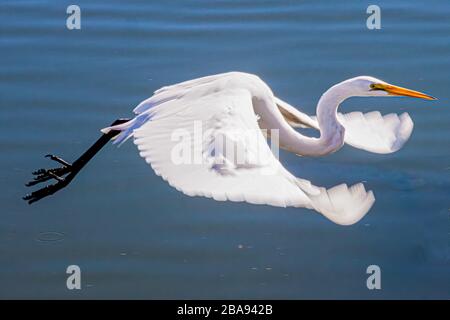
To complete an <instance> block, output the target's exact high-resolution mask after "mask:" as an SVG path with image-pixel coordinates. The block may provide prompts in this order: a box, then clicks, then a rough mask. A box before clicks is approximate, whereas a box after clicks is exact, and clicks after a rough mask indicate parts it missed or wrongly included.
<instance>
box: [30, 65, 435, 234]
mask: <svg viewBox="0 0 450 320" xmlns="http://www.w3.org/2000/svg"><path fill="white" fill-rule="evenodd" d="M354 96H362V97H369V96H374V97H383V96H408V97H416V98H422V99H427V100H434V99H435V98H433V97H431V96H429V95H426V94H424V93H420V92H417V91H413V90H409V89H405V88H401V87H397V86H394V85H391V84H388V83H386V82H384V81H382V80H379V79H376V78H373V77H369V76H359V77H356V78H352V79H348V80H345V81H343V82H340V83H338V84H336V85H334V86H333V87H331V88H330V89H328V90H327V91H326V92H325V93H324V94H323V95H322V97H321V98H320V100H319V102H318V105H317V116H316V117H310V116H308V115H306V114H304V113H302V112H300V111H299V110H297V109H296V108H294V107H292V106H291V105H289V104H288V103H286V102H284V101H282V100H281V99H279V98H277V97H275V96H274V95H273V93H272V91H271V89H270V88H269V87H268V86H267V84H266V83H265V82H264V81H262V80H261V79H260V78H259V77H257V76H256V75H252V74H248V73H242V72H229V73H224V74H218V75H212V76H207V77H203V78H198V79H194V80H190V81H186V82H182V83H178V84H175V85H171V86H167V87H163V88H161V89H159V90H157V91H155V93H154V95H153V96H151V97H150V98H148V99H147V100H144V101H143V102H141V103H140V104H139V105H138V106H137V107H136V108H135V109H134V113H135V114H136V116H135V117H134V118H133V119H131V120H130V119H121V120H116V121H115V122H114V123H113V124H112V125H111V126H109V127H107V128H105V129H102V132H103V135H102V137H101V138H100V139H99V140H98V141H97V142H96V143H95V144H94V145H93V146H92V147H91V148H90V149H88V151H86V152H85V153H84V154H83V155H82V156H81V157H80V158H79V159H78V160H76V161H75V162H74V163H72V164H70V163H68V162H66V161H64V160H62V159H60V158H59V157H56V156H53V155H48V156H49V157H50V158H51V159H53V160H55V161H57V162H59V163H61V164H62V167H60V168H55V169H49V170H44V169H40V170H38V171H36V172H34V174H35V178H34V180H33V181H31V182H29V183H28V184H27V185H34V184H37V183H40V182H43V181H46V180H50V179H56V180H57V183H56V184H54V185H49V186H47V187H44V188H42V189H40V190H37V191H35V192H33V193H31V194H29V195H27V196H25V197H24V199H25V200H28V202H29V203H32V202H35V201H38V200H40V199H41V198H43V197H46V196H48V195H50V194H53V193H55V192H56V191H58V190H60V189H62V188H64V187H65V186H67V185H68V184H69V183H70V181H72V179H73V178H74V176H75V175H76V174H77V173H78V172H79V171H80V170H81V168H83V166H84V165H85V164H86V163H87V162H88V161H89V160H90V159H91V158H92V157H93V156H94V155H95V154H96V153H97V152H98V151H99V150H100V149H101V148H102V147H103V146H104V145H105V144H106V143H107V142H108V141H109V140H110V139H112V138H114V139H115V143H123V142H124V141H126V140H127V139H128V138H130V137H134V143H135V144H136V145H137V147H138V149H139V150H140V155H141V156H142V157H143V158H145V160H146V161H147V162H148V163H149V164H150V165H151V166H152V168H153V170H154V171H155V173H156V174H157V175H159V176H161V177H162V178H163V179H164V180H166V181H167V182H168V183H169V184H170V185H171V186H173V187H175V188H176V189H177V190H179V191H181V192H183V193H185V194H187V195H189V196H204V197H208V198H214V199H215V200H219V201H224V200H231V201H246V202H249V203H254V204H267V205H272V206H281V207H288V206H293V207H304V208H309V209H315V210H316V211H318V212H320V213H322V214H323V215H324V216H325V217H327V218H328V219H330V220H332V221H333V222H335V223H337V224H341V225H350V224H353V223H356V222H357V221H359V220H360V219H361V218H362V217H363V216H364V215H365V214H366V213H367V212H368V210H369V209H370V208H371V206H372V204H373V203H374V201H375V198H374V195H373V193H372V191H366V190H365V188H364V186H363V184H361V183H358V184H356V185H354V186H352V187H347V185H345V184H341V185H339V186H336V187H333V188H331V189H325V188H322V187H317V186H314V185H312V184H311V183H310V182H309V181H307V180H304V179H300V178H297V177H295V176H294V175H292V174H291V173H290V172H289V171H287V170H286V169H285V168H284V167H283V166H282V165H281V163H280V162H279V161H278V159H277V158H276V157H275V155H274V154H273V152H272V151H271V149H270V147H269V145H268V144H267V141H266V139H265V136H264V132H265V130H272V131H271V132H273V130H276V134H277V135H278V140H279V144H280V147H281V148H283V149H286V150H288V151H290V152H293V153H296V154H297V155H301V156H324V155H327V154H330V153H332V152H335V151H337V150H338V149H340V148H341V147H342V146H343V144H344V143H347V144H349V145H351V146H354V147H356V148H359V149H364V150H367V151H370V152H375V153H391V152H395V151H397V150H399V149H400V148H401V147H402V146H403V145H404V143H405V142H406V141H407V140H408V138H409V137H410V135H411V132H412V129H413V122H412V120H411V118H410V117H409V115H408V114H407V113H403V114H401V115H400V116H397V115H396V114H393V113H391V114H387V115H384V116H382V115H381V114H380V113H379V112H370V113H366V114H363V113H361V112H352V113H348V114H341V113H338V112H337V109H338V107H339V105H340V104H341V103H342V102H343V101H344V100H345V99H347V98H350V97H354ZM195 123H197V124H199V125H200V126H201V127H202V129H203V134H202V135H200V139H197V141H193V140H192V139H185V140H183V141H182V142H180V141H179V140H177V139H174V133H175V132H178V133H179V134H180V130H181V136H186V135H188V136H193V135H194V136H195V134H196V133H195V132H194V131H195ZM295 127H311V128H315V129H317V130H319V131H320V137H319V138H312V137H307V136H305V135H302V134H301V133H299V132H298V131H296V130H295V129H294V128H295ZM249 130H250V131H253V132H257V134H254V135H249V136H248V137H247V136H246V137H245V139H239V136H240V134H239V133H242V132H244V131H249ZM269 135H270V132H269ZM188 138H189V137H188ZM219 138H220V139H223V138H225V140H227V143H225V144H224V143H219V144H216V142H217V140H219ZM272 139H273V137H272ZM194 140H195V139H194ZM230 141H231V143H229V142H230ZM180 143H181V147H185V151H186V150H187V151H188V152H187V153H189V154H190V152H191V151H192V153H195V152H197V155H199V157H198V159H197V160H199V159H200V161H187V162H186V161H184V162H183V161H181V163H180V161H174V158H173V156H174V150H175V149H177V148H179V147H180ZM186 144H189V145H188V146H186ZM230 150H232V151H233V152H232V156H229V151H230ZM236 150H238V151H239V153H240V154H239V155H238V156H236V155H235V154H234V151H236ZM175 154H176V153H175ZM238 158H239V159H238ZM64 176H65V177H64Z"/></svg>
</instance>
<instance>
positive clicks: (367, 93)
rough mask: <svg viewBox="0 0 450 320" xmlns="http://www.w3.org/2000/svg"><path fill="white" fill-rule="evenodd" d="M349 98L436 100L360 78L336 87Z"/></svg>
mask: <svg viewBox="0 0 450 320" xmlns="http://www.w3.org/2000/svg"><path fill="white" fill-rule="evenodd" d="M336 87H339V89H340V90H341V92H342V93H343V94H344V95H346V98H347V97H387V96H407V97H414V98H421V99H426V100H436V98H434V97H432V96H429V95H427V94H425V93H422V92H418V91H414V90H410V89H406V88H402V87H398V86H394V85H392V84H389V83H387V82H385V81H383V80H380V79H377V78H374V77H370V76H359V77H355V78H351V79H348V80H345V81H343V82H341V83H339V84H337V85H336Z"/></svg>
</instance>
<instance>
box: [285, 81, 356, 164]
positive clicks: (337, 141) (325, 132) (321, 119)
mask: <svg viewBox="0 0 450 320" xmlns="http://www.w3.org/2000/svg"><path fill="white" fill-rule="evenodd" d="M346 91H347V90H345V84H344V83H340V84H337V85H335V86H333V87H331V88H330V89H328V90H327V91H326V92H325V93H324V94H323V95H322V97H321V98H320V100H319V102H318V104H317V111H316V112H317V121H318V127H319V130H320V137H319V138H311V137H307V136H304V135H302V134H301V133H299V132H298V131H296V130H294V129H293V128H292V127H291V126H290V125H289V124H288V123H287V122H286V121H283V123H278V126H277V127H279V128H280V146H281V147H282V148H284V149H286V150H288V151H290V152H294V153H296V154H298V155H303V156H323V155H326V154H329V153H333V152H335V151H337V150H338V149H340V148H341V147H342V145H343V144H344V132H345V130H344V127H343V126H342V125H341V124H340V123H339V121H338V119H337V109H338V107H339V105H340V104H341V102H342V101H344V100H345V99H347V98H348V97H349V95H348V93H346ZM290 110H291V111H292V112H293V113H294V114H295V113H296V109H295V108H294V107H291V108H290ZM302 116H303V117H304V116H305V115H303V114H301V116H300V118H301V117H302ZM280 117H281V114H280ZM283 120H284V119H283ZM311 121H312V120H311Z"/></svg>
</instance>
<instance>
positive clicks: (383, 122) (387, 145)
mask: <svg viewBox="0 0 450 320" xmlns="http://www.w3.org/2000/svg"><path fill="white" fill-rule="evenodd" d="M276 102H277V105H278V108H279V109H280V111H281V113H282V114H283V116H284V118H285V119H286V121H287V122H288V123H289V124H290V125H291V126H292V127H294V128H295V127H299V128H314V129H319V125H318V123H317V119H316V117H314V116H312V117H310V116H308V115H306V114H304V113H302V112H300V111H298V110H297V109H296V108H294V107H293V106H291V105H289V104H287V103H286V102H284V101H282V100H280V99H278V98H277V101H276ZM337 117H338V120H339V122H340V123H341V124H342V125H343V126H344V128H345V138H344V141H345V143H347V144H349V145H351V146H353V147H355V148H358V149H362V150H366V151H370V152H374V153H392V152H395V151H398V150H399V149H401V148H402V147H403V145H404V144H405V143H406V141H408V139H409V137H410V136H411V133H412V130H413V127H414V123H413V121H412V120H411V118H410V116H409V115H408V113H406V112H405V113H402V114H401V115H397V114H395V113H389V114H386V115H384V116H383V115H382V114H381V113H380V112H378V111H373V112H369V113H362V112H350V113H338V116H337Z"/></svg>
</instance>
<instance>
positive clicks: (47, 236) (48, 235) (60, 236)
mask: <svg viewBox="0 0 450 320" xmlns="http://www.w3.org/2000/svg"><path fill="white" fill-rule="evenodd" d="M64 237H65V234H64V233H62V232H57V231H45V232H40V233H39V234H38V236H37V238H36V240H37V241H39V242H56V241H63V240H64Z"/></svg>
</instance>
